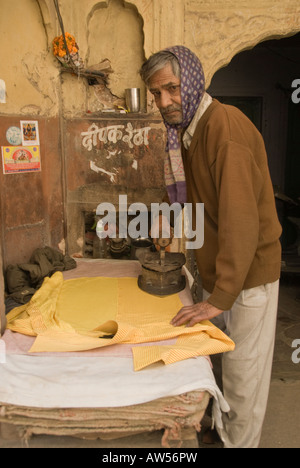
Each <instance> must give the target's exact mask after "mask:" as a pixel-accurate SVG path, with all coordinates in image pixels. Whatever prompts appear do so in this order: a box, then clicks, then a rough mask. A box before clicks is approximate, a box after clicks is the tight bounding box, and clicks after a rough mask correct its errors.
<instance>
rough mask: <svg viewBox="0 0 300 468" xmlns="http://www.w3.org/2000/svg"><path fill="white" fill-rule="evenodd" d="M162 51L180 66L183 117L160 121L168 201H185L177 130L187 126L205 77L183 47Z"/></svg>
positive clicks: (190, 54)
mask: <svg viewBox="0 0 300 468" xmlns="http://www.w3.org/2000/svg"><path fill="white" fill-rule="evenodd" d="M165 50H167V51H169V52H171V53H172V54H173V55H175V57H176V58H177V60H178V62H179V65H180V70H181V106H182V116H183V119H182V123H180V124H174V125H170V124H168V123H167V122H166V121H165V122H164V124H165V126H166V128H167V133H168V142H167V148H166V151H167V155H166V158H165V165H164V173H165V182H166V186H167V191H168V195H169V199H170V202H171V203H175V202H179V203H185V202H186V183H185V173H184V167H183V161H182V155H181V142H180V141H179V138H178V130H180V129H182V128H186V127H188V125H189V124H190V122H191V121H192V119H193V117H194V115H195V112H196V110H197V108H198V107H199V104H200V102H201V99H202V97H203V94H204V91H205V78H204V72H203V68H202V65H201V62H200V60H199V59H198V57H197V56H196V55H195V54H194V53H193V52H192V51H191V50H189V49H188V48H187V47H184V46H174V47H169V48H167V49H165Z"/></svg>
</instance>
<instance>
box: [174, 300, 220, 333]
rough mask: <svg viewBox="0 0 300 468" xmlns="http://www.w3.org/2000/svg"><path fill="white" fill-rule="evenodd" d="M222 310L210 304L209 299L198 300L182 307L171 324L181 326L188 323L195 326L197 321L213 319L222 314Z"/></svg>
mask: <svg viewBox="0 0 300 468" xmlns="http://www.w3.org/2000/svg"><path fill="white" fill-rule="evenodd" d="M222 312H223V310H220V309H217V307H215V306H213V305H212V304H209V302H207V301H203V302H198V303H197V304H194V305H190V306H185V307H182V309H180V311H179V312H178V314H177V315H176V316H175V317H174V318H173V319H172V320H171V325H174V327H179V326H180V325H184V324H186V326H187V327H193V326H194V325H195V324H196V323H200V322H202V321H203V320H211V319H213V318H214V317H217V316H218V315H220V314H222Z"/></svg>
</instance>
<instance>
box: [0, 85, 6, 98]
mask: <svg viewBox="0 0 300 468" xmlns="http://www.w3.org/2000/svg"><path fill="white" fill-rule="evenodd" d="M5 103H6V86H5V81H3V80H1V79H0V104H5Z"/></svg>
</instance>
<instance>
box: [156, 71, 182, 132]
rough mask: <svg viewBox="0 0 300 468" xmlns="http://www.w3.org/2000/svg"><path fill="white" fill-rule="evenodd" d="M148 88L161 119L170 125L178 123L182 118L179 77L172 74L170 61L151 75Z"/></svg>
mask: <svg viewBox="0 0 300 468" xmlns="http://www.w3.org/2000/svg"><path fill="white" fill-rule="evenodd" d="M149 90H150V92H151V93H152V94H153V96H154V99H155V102H156V105H157V107H158V109H159V110H160V113H161V115H162V117H163V119H164V120H165V121H166V122H167V123H168V124H171V125H174V124H180V123H181V122H182V119H183V116H182V107H181V92H180V78H177V77H176V76H175V75H174V73H173V70H172V66H171V64H170V63H168V64H167V65H166V66H165V67H164V68H162V69H161V70H158V71H157V72H155V73H154V74H153V75H152V76H151V78H150V81H149Z"/></svg>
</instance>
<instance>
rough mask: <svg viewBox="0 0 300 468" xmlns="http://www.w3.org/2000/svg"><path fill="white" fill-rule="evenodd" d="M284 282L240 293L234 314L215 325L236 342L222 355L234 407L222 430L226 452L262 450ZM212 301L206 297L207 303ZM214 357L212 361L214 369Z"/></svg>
mask: <svg viewBox="0 0 300 468" xmlns="http://www.w3.org/2000/svg"><path fill="white" fill-rule="evenodd" d="M278 293H279V281H276V282H275V283H271V284H266V285H263V286H259V287H256V288H252V289H247V290H244V291H242V292H241V294H240V295H239V297H238V298H237V300H236V302H235V303H234V305H233V307H232V309H231V310H230V311H226V312H224V313H223V314H221V315H220V316H218V317H216V318H215V319H213V320H212V322H213V323H214V324H215V325H216V326H217V327H218V328H220V329H221V330H223V331H224V332H225V333H226V334H227V335H228V336H229V337H230V338H231V339H232V340H233V341H234V343H235V349H234V351H230V352H228V353H224V354H223V355H221V377H222V381H221V383H219V382H218V374H217V373H218V369H217V365H216V369H215V374H216V380H217V382H218V383H219V385H220V386H221V389H222V390H223V394H224V397H225V399H226V401H227V402H228V404H229V406H230V411H229V413H224V414H223V425H224V427H223V429H220V428H218V432H219V435H220V437H221V439H222V441H223V443H224V448H258V446H259V441H260V437H261V431H262V426H263V422H264V417H265V412H266V407H267V402H268V395H269V388H270V380H271V371H272V363H273V352H274V342H275V330H276V319H277V310H278ZM208 296H209V293H208V292H207V291H204V292H203V299H204V300H206V299H207V298H208ZM213 358H214V357H213V356H212V361H213V365H214V366H215V363H214V359H213Z"/></svg>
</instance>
